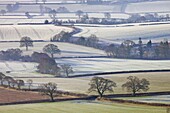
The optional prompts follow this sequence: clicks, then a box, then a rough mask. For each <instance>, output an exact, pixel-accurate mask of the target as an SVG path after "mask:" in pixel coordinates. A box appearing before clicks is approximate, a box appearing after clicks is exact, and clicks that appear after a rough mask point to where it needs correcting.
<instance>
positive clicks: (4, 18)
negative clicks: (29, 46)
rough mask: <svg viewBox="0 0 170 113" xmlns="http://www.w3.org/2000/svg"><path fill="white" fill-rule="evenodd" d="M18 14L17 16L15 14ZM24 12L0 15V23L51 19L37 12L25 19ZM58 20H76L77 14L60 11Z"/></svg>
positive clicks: (116, 15)
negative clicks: (30, 17) (31, 17)
mask: <svg viewBox="0 0 170 113" xmlns="http://www.w3.org/2000/svg"><path fill="white" fill-rule="evenodd" d="M15 14H16V15H19V16H15ZM24 15H25V14H24V13H10V14H8V16H0V24H1V25H4V24H14V25H16V24H21V23H44V21H45V20H46V19H47V20H48V21H51V19H50V17H49V16H48V15H47V14H46V15H44V16H39V14H38V13H33V15H37V16H35V17H33V19H27V17H26V16H24ZM88 15H89V17H90V18H93V17H94V18H105V17H104V13H88ZM111 17H112V18H124V19H126V18H128V17H129V15H128V14H121V13H112V14H111ZM57 18H58V20H63V21H68V20H73V21H76V19H78V16H76V15H75V13H60V14H57Z"/></svg>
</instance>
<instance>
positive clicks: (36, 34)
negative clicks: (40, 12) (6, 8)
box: [30, 26, 41, 39]
mask: <svg viewBox="0 0 170 113" xmlns="http://www.w3.org/2000/svg"><path fill="white" fill-rule="evenodd" d="M30 28H31V29H32V31H33V32H34V33H35V34H36V35H37V37H38V38H39V39H41V36H40V35H39V33H38V32H37V31H36V30H35V29H34V28H33V27H31V26H30Z"/></svg>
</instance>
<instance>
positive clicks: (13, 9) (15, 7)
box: [6, 2, 20, 12]
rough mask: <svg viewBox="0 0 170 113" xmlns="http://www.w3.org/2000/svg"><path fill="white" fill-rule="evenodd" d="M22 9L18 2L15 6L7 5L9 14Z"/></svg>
mask: <svg viewBox="0 0 170 113" xmlns="http://www.w3.org/2000/svg"><path fill="white" fill-rule="evenodd" d="M19 8H20V5H19V3H18V2H16V3H15V4H7V6H6V9H7V11H8V12H13V11H16V10H18V9H19Z"/></svg>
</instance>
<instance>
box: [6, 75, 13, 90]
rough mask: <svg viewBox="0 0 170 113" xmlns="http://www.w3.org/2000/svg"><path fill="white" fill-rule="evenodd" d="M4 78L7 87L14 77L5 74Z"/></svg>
mask: <svg viewBox="0 0 170 113" xmlns="http://www.w3.org/2000/svg"><path fill="white" fill-rule="evenodd" d="M4 80H5V81H6V82H7V84H8V87H10V84H11V82H12V81H13V80H14V79H13V78H12V77H10V76H5V78H4Z"/></svg>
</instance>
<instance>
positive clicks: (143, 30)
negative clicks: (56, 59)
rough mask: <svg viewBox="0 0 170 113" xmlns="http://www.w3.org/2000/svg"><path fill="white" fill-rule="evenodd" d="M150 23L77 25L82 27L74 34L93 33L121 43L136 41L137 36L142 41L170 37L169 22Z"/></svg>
mask: <svg viewBox="0 0 170 113" xmlns="http://www.w3.org/2000/svg"><path fill="white" fill-rule="evenodd" d="M148 24H150V25H141V24H127V25H126V24H125V25H118V26H116V25H115V26H100V27H87V26H77V27H78V28H80V29H82V32H80V33H78V34H76V36H84V37H88V36H90V35H91V34H95V35H96V36H97V37H98V38H99V39H101V40H103V41H106V42H109V43H121V42H123V41H124V40H133V41H135V42H136V43H137V42H138V39H139V37H141V38H142V40H143V43H146V42H148V41H149V40H152V42H160V41H162V40H164V39H169V37H170V33H169V31H170V24H157V25H156V24H155V23H154V24H155V25H151V24H152V23H148Z"/></svg>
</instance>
